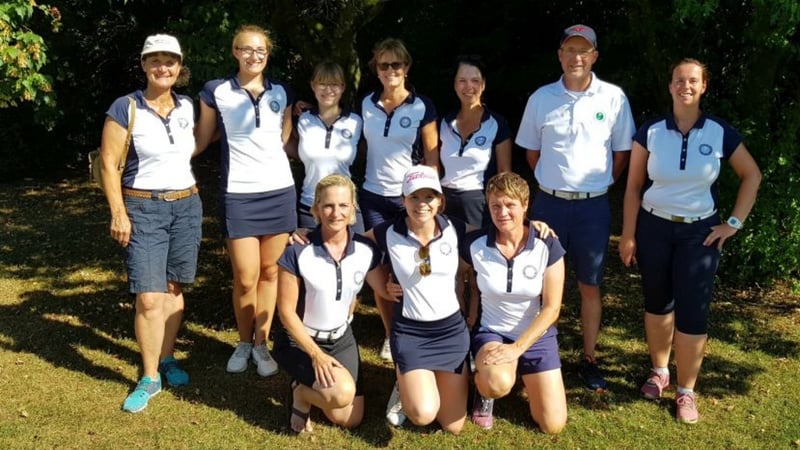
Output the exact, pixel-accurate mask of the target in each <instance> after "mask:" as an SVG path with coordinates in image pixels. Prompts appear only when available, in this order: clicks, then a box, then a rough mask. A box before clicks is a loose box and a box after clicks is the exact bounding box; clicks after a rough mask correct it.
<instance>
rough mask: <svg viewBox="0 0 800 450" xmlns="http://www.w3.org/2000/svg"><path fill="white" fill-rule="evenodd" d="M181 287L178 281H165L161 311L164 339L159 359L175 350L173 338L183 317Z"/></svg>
mask: <svg viewBox="0 0 800 450" xmlns="http://www.w3.org/2000/svg"><path fill="white" fill-rule="evenodd" d="M183 308H184V301H183V289H182V288H181V285H180V283H175V282H173V281H168V282H167V293H166V294H165V295H164V304H163V307H162V311H163V314H164V318H165V324H164V341H163V342H162V344H161V355H160V359H164V358H166V357H167V356H172V354H173V353H174V352H175V340H176V339H177V338H178V331H179V330H180V328H181V319H182V318H183Z"/></svg>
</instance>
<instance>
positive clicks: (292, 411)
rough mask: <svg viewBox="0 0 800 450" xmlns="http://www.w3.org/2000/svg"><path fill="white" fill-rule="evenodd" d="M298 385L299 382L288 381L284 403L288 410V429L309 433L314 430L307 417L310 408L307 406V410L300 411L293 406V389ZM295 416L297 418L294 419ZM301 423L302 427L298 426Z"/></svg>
mask: <svg viewBox="0 0 800 450" xmlns="http://www.w3.org/2000/svg"><path fill="white" fill-rule="evenodd" d="M298 386H300V382H299V381H297V380H292V381H291V383H289V392H288V394H287V395H286V405H287V408H288V411H289V429H291V430H292V431H294V432H295V433H298V434H300V433H310V432H312V431H314V428H313V427H312V426H311V419H309V415H310V414H311V408H309V410H308V411H300V410H299V409H297V408H295V406H294V391H295V389H297V387H298ZM295 417H296V418H297V419H295ZM301 423H302V424H303V425H302V428H300V424H301ZM295 425H297V427H295ZM298 428H299V429H298Z"/></svg>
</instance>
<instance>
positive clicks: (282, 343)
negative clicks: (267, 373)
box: [272, 325, 363, 395]
mask: <svg viewBox="0 0 800 450" xmlns="http://www.w3.org/2000/svg"><path fill="white" fill-rule="evenodd" d="M274 336H275V338H274V339H275V340H274V342H273V346H272V348H273V350H272V357H273V358H275V361H276V362H277V363H278V365H279V366H280V367H281V368H282V369H283V370H285V371H286V372H287V373H288V374H289V376H290V377H291V378H292V379H293V380H297V381H299V382H300V383H302V384H304V385H306V386H308V387H313V385H314V382H315V381H317V375H316V374H315V373H314V365H313V364H311V357H309V356H308V353H306V352H305V351H303V349H302V348H300V347H299V346H298V345H297V342H295V340H294V339H292V337H291V336H289V334H288V333H287V332H286V329H284V328H283V327H282V326H279V327H276V329H275V335H274ZM315 342H316V343H317V345H318V346H319V348H321V349H322V351H324V352H325V353H326V354H328V355H331V356H333V357H334V358H336V360H337V361H339V362H340V363H341V364H342V366H344V368H345V369H347V371H348V372H350V376H351V377H353V381H355V383H356V395H363V394H362V393H361V392H362V390H361V382H360V381H359V378H358V373H359V370H360V368H361V355H360V354H359V352H358V345H356V338H355V337H354V336H353V330H352V329H351V328H350V326H349V325H348V326H347V330H346V331H345V333H344V334H343V335H342V337H340V338H339V339H337V340H335V341H332V342H331V341H327V340H324V341H315Z"/></svg>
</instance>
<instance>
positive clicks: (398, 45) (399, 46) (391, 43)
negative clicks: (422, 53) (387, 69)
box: [369, 38, 413, 74]
mask: <svg viewBox="0 0 800 450" xmlns="http://www.w3.org/2000/svg"><path fill="white" fill-rule="evenodd" d="M384 53H391V54H393V55H394V56H396V57H397V59H399V60H400V61H401V62H403V63H405V65H406V70H408V69H410V68H411V62H412V61H413V60H412V59H411V53H408V49H407V48H406V45H405V44H404V43H403V41H401V40H400V39H395V38H387V39H384V40H382V41H380V42H378V43H377V44H375V47H373V48H372V59H370V60H369V68H370V69H371V70H372V72H373V73H376V74H377V73H378V58H380V56H381V55H383V54H384Z"/></svg>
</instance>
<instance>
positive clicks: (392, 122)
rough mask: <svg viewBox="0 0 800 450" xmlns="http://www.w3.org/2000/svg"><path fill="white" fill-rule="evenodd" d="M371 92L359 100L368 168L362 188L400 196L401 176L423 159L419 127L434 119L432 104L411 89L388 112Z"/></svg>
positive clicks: (378, 96) (434, 110) (379, 193)
mask: <svg viewBox="0 0 800 450" xmlns="http://www.w3.org/2000/svg"><path fill="white" fill-rule="evenodd" d="M380 98H381V93H380V92H374V93H372V94H370V95H368V96H366V97H364V99H363V100H362V102H361V116H362V117H363V119H364V138H365V139H366V141H367V168H366V174H365V177H364V185H363V187H364V189H366V190H367V191H369V192H372V193H373V194H378V195H382V196H384V197H399V196H400V194H401V191H402V185H403V175H405V173H406V172H407V171H408V169H409V168H411V166H412V165H416V164H421V163H423V162H424V159H425V155H424V149H423V148H422V132H421V130H422V127H424V126H425V125H427V124H429V123H431V122H433V121H434V120H436V109H435V108H434V106H433V103H432V102H431V101H430V100H429V99H428V98H427V97H423V96H421V95H416V94H414V93H413V92H411V93H409V94H408V97H407V98H406V99H405V101H404V102H403V103H402V104H401V105H399V106H398V107H397V108H395V109H394V110H393V111H392V112H391V113H389V114H387V113H386V111H385V110H384V109H383V106H382V105H381V103H380Z"/></svg>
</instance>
